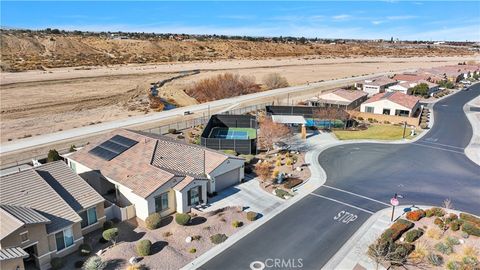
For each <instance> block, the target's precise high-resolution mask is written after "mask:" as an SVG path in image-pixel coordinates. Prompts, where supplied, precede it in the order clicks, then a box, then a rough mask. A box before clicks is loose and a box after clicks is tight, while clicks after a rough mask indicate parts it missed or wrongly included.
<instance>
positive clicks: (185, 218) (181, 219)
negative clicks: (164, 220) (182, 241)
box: [175, 213, 191, 226]
mask: <svg viewBox="0 0 480 270" xmlns="http://www.w3.org/2000/svg"><path fill="white" fill-rule="evenodd" d="M190 219H191V217H190V215H189V214H182V213H177V214H175V221H176V222H177V224H179V225H182V226H185V225H187V224H188V223H189V222H190Z"/></svg>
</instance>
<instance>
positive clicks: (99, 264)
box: [83, 255, 107, 270]
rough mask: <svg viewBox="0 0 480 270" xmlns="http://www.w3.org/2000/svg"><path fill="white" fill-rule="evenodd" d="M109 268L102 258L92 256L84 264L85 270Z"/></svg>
mask: <svg viewBox="0 0 480 270" xmlns="http://www.w3.org/2000/svg"><path fill="white" fill-rule="evenodd" d="M106 266H107V264H106V263H105V262H104V261H102V258H100V257H99V256H96V255H95V256H92V257H90V258H88V259H87V260H86V261H85V263H84V264H83V269H84V270H102V269H104V268H105V267H106Z"/></svg>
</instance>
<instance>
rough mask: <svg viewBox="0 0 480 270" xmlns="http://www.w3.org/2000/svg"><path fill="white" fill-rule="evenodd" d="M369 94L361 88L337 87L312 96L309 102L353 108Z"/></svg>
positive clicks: (311, 103)
mask: <svg viewBox="0 0 480 270" xmlns="http://www.w3.org/2000/svg"><path fill="white" fill-rule="evenodd" d="M367 96H368V93H366V92H363V91H360V90H346V89H337V90H335V91H332V92H326V93H323V94H321V95H319V96H317V97H314V98H311V99H309V100H308V101H307V102H308V105H309V106H316V107H337V108H342V109H345V110H352V109H355V108H357V107H358V106H360V104H362V102H364V101H365V100H367Z"/></svg>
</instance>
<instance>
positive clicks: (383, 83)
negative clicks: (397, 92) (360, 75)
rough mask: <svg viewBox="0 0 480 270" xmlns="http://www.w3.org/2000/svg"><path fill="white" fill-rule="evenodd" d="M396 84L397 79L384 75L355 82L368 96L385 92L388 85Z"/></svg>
mask: <svg viewBox="0 0 480 270" xmlns="http://www.w3.org/2000/svg"><path fill="white" fill-rule="evenodd" d="M395 84H397V81H396V80H394V79H390V78H389V77H386V76H381V77H377V78H373V79H367V80H364V81H362V82H357V83H355V86H356V87H357V88H361V89H362V90H363V91H364V92H366V93H367V94H368V96H373V95H375V94H378V93H383V92H385V89H387V88H388V87H390V86H392V85H395Z"/></svg>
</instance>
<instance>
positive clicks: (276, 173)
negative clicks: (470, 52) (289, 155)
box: [272, 170, 280, 179]
mask: <svg viewBox="0 0 480 270" xmlns="http://www.w3.org/2000/svg"><path fill="white" fill-rule="evenodd" d="M279 174H280V171H279V170H274V171H273V173H272V178H273V179H276V178H277V177H278V175H279Z"/></svg>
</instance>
